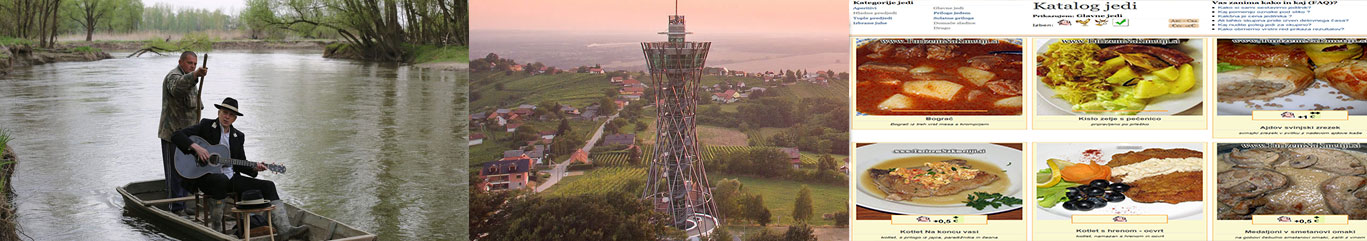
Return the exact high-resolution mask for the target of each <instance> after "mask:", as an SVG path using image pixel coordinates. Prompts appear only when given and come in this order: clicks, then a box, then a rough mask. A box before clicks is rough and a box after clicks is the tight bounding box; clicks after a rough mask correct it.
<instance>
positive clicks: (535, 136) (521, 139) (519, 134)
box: [509, 125, 541, 148]
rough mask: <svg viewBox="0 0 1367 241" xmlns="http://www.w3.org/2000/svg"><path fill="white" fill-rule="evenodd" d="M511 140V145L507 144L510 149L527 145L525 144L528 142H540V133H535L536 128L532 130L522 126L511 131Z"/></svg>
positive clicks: (529, 127) (530, 127)
mask: <svg viewBox="0 0 1367 241" xmlns="http://www.w3.org/2000/svg"><path fill="white" fill-rule="evenodd" d="M511 138H512V143H509V145H511V148H517V147H521V146H523V145H527V142H529V141H535V140H540V139H541V133H539V132H537V130H536V128H533V127H532V126H526V125H524V126H521V127H518V128H517V130H515V131H513V135H512V137H511Z"/></svg>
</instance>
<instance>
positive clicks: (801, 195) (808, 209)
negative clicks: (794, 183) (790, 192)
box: [793, 185, 812, 223]
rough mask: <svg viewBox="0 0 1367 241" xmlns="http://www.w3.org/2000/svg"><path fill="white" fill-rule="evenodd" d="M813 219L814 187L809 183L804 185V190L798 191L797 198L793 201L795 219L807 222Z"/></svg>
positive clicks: (799, 221)
mask: <svg viewBox="0 0 1367 241" xmlns="http://www.w3.org/2000/svg"><path fill="white" fill-rule="evenodd" d="M811 219H812V189H809V188H807V185H802V190H799V191H798V192H797V200H794V201H793V221H797V222H798V223H807V221H808V220H811Z"/></svg>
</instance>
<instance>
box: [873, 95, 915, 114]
mask: <svg viewBox="0 0 1367 241" xmlns="http://www.w3.org/2000/svg"><path fill="white" fill-rule="evenodd" d="M912 106H914V103H912V100H911V97H907V96H905V95H902V94H893V95H892V97H888V99H886V100H883V102H880V103H878V109H879V110H898V109H910V108H911V107H912Z"/></svg>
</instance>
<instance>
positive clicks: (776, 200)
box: [707, 173, 850, 226]
mask: <svg viewBox="0 0 1367 241" xmlns="http://www.w3.org/2000/svg"><path fill="white" fill-rule="evenodd" d="M707 177H708V178H709V179H712V180H713V181H712V182H713V183H715V182H716V180H721V179H722V178H734V179H736V180H740V183H741V185H742V186H744V188H745V191H746V192H750V193H754V194H760V195H763V196H764V206H765V207H768V208H769V211H770V212H771V214H772V215H773V218H772V220H773V224H778V225H789V224H793V223H794V222H793V201H794V200H796V199H797V193H798V190H801V189H802V185H803V184H806V185H807V187H808V188H811V189H812V220H809V221H808V223H810V224H813V225H826V226H829V225H835V222H833V221H831V220H824V219H821V217H822V215H825V214H827V213H834V212H839V211H844V210H848V208H849V206H848V204H849V200H850V199H849V187H847V186H843V185H831V184H819V183H802V182H796V181H789V180H775V179H764V178H755V177H747V176H735V175H726V174H720V173H708V174H707Z"/></svg>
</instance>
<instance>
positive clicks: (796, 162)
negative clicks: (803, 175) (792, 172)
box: [778, 147, 802, 169]
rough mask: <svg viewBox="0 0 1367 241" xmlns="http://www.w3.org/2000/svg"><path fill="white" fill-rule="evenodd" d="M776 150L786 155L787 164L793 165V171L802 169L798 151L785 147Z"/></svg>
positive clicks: (800, 155) (800, 156)
mask: <svg viewBox="0 0 1367 241" xmlns="http://www.w3.org/2000/svg"><path fill="white" fill-rule="evenodd" d="M778 150H779V151H783V153H784V154H788V162H790V163H793V169H798V168H802V152H800V151H798V150H797V147H791V148H789V147H785V148H779V149H778Z"/></svg>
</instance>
